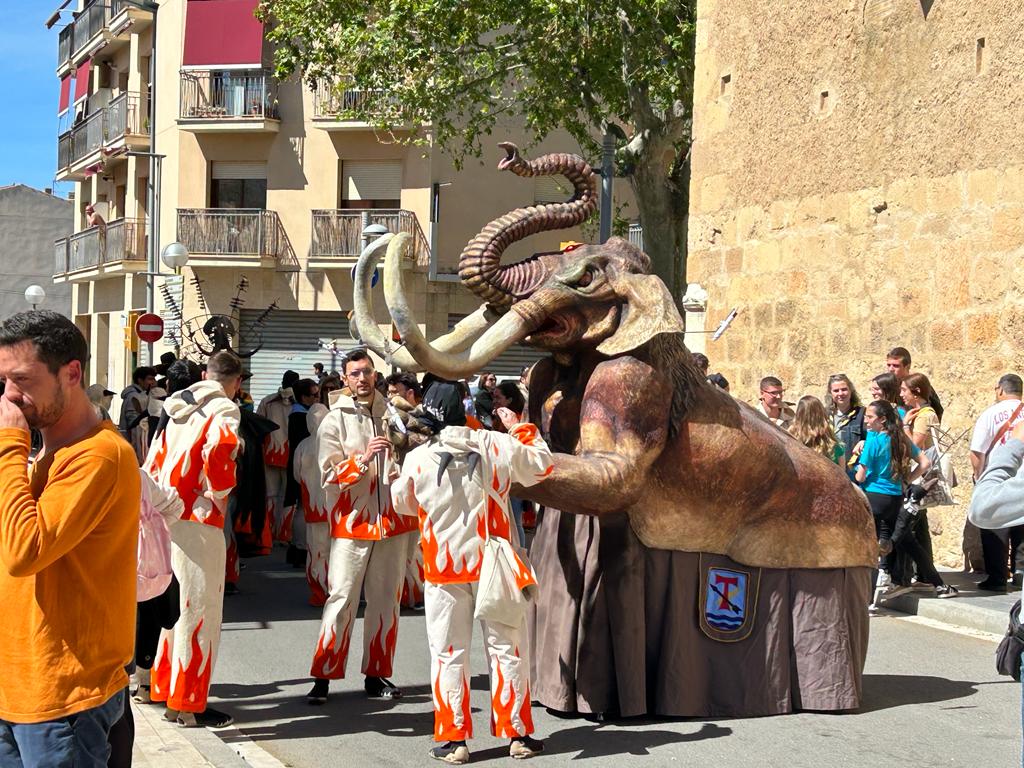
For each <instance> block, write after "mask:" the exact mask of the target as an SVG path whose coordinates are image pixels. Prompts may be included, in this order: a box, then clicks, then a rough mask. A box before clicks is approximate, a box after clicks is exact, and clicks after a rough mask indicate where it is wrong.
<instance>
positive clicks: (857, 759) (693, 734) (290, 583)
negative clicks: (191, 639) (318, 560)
mask: <svg viewBox="0 0 1024 768" xmlns="http://www.w3.org/2000/svg"><path fill="white" fill-rule="evenodd" d="M282 560H283V556H282V553H281V551H280V550H275V553H274V555H273V556H272V557H271V558H264V559H262V560H256V561H249V566H248V568H247V569H246V570H245V571H243V574H242V589H243V593H242V594H240V595H238V596H235V597H230V598H228V600H227V604H226V607H225V623H224V633H223V641H222V645H221V651H220V657H219V659H218V661H217V668H216V671H215V672H214V677H213V680H214V686H213V694H214V698H213V701H214V706H217V707H220V708H223V709H226V710H227V711H229V712H231V713H232V714H234V716H235V718H236V724H237V727H238V729H239V730H240V731H241V732H242V733H243V734H245V735H246V736H247V737H248V738H249V739H251V740H252V741H253V742H254V743H255V744H256V745H258V747H260V748H262V749H263V750H266V752H268V753H270V755H272V756H273V757H275V758H277V760H279V761H281V762H283V763H284V764H286V765H289V766H295V768H306V767H307V766H309V767H310V768H312V767H313V766H316V767H317V768H322V766H326V765H337V764H339V763H341V764H347V763H349V761H351V760H358V761H359V764H367V765H379V766H409V765H426V764H434V763H433V761H430V760H429V758H427V756H426V751H427V749H428V748H429V747H430V746H431V745H432V741H431V732H432V726H433V718H432V712H431V704H430V694H429V689H428V669H429V664H428V656H427V645H426V637H425V632H424V622H423V615H422V613H419V614H417V613H415V612H406V613H405V614H404V615H403V617H402V622H401V625H400V631H399V638H398V659H397V662H396V671H395V675H394V680H395V681H396V682H397V683H398V684H399V685H401V686H402V687H403V688H404V690H405V698H404V699H403V700H401V702H398V703H394V704H391V703H385V702H381V701H371V700H368V699H366V698H365V697H364V696H363V694H362V676H361V675H360V674H359V661H360V653H361V647H362V645H361V643H362V640H361V634H360V632H361V629H362V621H358V622H357V627H356V631H355V633H354V636H353V638H352V649H353V653H352V656H351V658H350V665H349V674H350V675H351V677H350V679H348V680H344V681H340V683H338V682H336V683H334V684H333V685H334V688H333V692H332V696H331V700H330V701H329V702H328V703H327V705H326V706H324V707H310V706H309V705H307V704H306V702H305V698H304V694H305V692H306V691H307V689H308V688H309V679H308V671H309V663H310V654H311V653H312V650H313V645H314V643H315V641H316V635H317V628H318V622H319V610H318V609H315V608H312V607H310V606H309V605H307V604H306V586H305V581H304V575H303V574H302V573H301V572H300V571H298V570H292V569H290V568H288V567H287V566H285V565H284V564H283V563H282V562H281V561H282ZM478 636H479V635H478ZM356 649H360V650H358V651H357V650H356ZM994 650H995V644H994V641H993V639H992V638H991V637H990V636H984V635H980V634H979V633H974V634H968V633H964V632H953V631H947V630H945V629H942V628H939V627H938V626H936V625H934V624H932V625H929V624H928V623H926V622H922V620H919V619H916V618H910V617H903V616H900V615H897V614H891V615H880V616H876V617H873V618H872V620H871V644H870V652H869V657H868V663H867V668H866V670H865V676H864V688H865V706H864V707H863V710H862V711H860V712H858V713H856V714H849V715H815V714H798V715H790V716H786V717H772V718H756V719H745V720H727V719H722V720H714V721H705V720H671V721H664V720H662V721H635V720H634V721H625V722H621V723H616V724H607V725H605V724H602V725H598V724H595V723H591V722H588V721H585V720H578V719H560V718H557V717H554V716H552V715H551V714H549V713H548V712H546V711H544V710H543V709H540V710H535V711H534V720H535V724H536V726H537V736H538V737H541V738H544V739H545V740H546V743H547V751H546V753H545V754H544V755H543V756H541V757H538V758H537V759H536V761H535V763H534V764H535V765H538V766H540V765H556V764H565V763H566V761H570V760H571V761H586V763H587V764H588V765H595V766H606V765H607V766H612V765H614V766H619V765H622V764H628V765H631V766H632V765H649V766H661V765H694V766H724V767H726V768H742V767H743V766H759V767H761V766H786V768H803V767H804V766H806V767H807V768H812V767H813V768H819V767H820V766H851V767H852V766H870V767H871V768H885V767H886V766H899V767H900V768H908V767H911V766H913V767H918V766H984V767H985V768H992V767H995V766H1013V765H1017V766H1019V765H1021V754H1020V743H1021V715H1020V706H1021V705H1020V698H1021V693H1020V686H1019V685H1018V684H1015V683H1013V682H1012V681H1009V678H1000V677H998V676H997V675H996V674H995V672H994V669H993V651H994ZM474 654H475V663H476V669H477V670H479V672H478V673H477V674H475V675H474V676H473V680H472V683H473V684H472V688H473V694H472V704H473V712H474V722H475V729H476V734H477V737H476V738H475V739H474V740H473V741H472V742H470V748H471V750H472V752H473V761H472V762H473V764H487V763H490V764H498V763H497V762H496V761H498V760H501V761H502V762H503V763H504V764H505V765H508V764H509V763H508V759H509V758H508V757H507V754H508V753H507V748H506V746H505V745H506V742H505V741H503V740H502V741H499V740H497V739H494V738H492V737H491V736H490V735H489V733H488V727H487V723H488V713H487V709H486V707H487V704H488V694H487V683H486V677H485V670H486V667H485V664H484V657H483V652H482V650H481V649H480V647H479V645H477V646H476V647H475V648H474ZM229 740H230V738H229ZM250 748H251V746H250ZM257 751H258V750H257ZM250 761H251V758H250Z"/></svg>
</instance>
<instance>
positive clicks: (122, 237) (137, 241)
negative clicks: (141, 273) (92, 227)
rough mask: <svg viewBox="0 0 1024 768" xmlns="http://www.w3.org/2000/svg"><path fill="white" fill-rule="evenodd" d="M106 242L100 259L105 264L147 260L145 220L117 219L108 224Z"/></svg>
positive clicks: (101, 250) (103, 244)
mask: <svg viewBox="0 0 1024 768" xmlns="http://www.w3.org/2000/svg"><path fill="white" fill-rule="evenodd" d="M104 239H105V240H106V242H104V243H102V247H101V249H100V257H101V258H102V260H103V263H104V264H110V263H112V262H116V261H145V260H146V222H145V220H143V219H117V220H116V221H112V222H110V223H109V224H107V232H106V238H101V240H104Z"/></svg>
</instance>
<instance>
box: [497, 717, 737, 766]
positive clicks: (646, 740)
mask: <svg viewBox="0 0 1024 768" xmlns="http://www.w3.org/2000/svg"><path fill="white" fill-rule="evenodd" d="M680 725H681V724H680ZM731 735H732V728H727V727H724V726H721V725H718V724H716V723H703V724H702V725H701V727H700V730H697V731H694V732H692V733H685V732H678V731H660V730H659V731H655V730H644V729H640V728H638V729H636V730H632V729H630V728H623V727H622V726H598V725H580V726H577V727H575V728H568V729H566V730H563V731H555V732H554V733H552V734H550V735H549V736H548V738H547V739H546V740H545V742H544V745H545V750H544V752H545V754H548V755H572V758H571V759H573V760H586V759H593V758H596V757H612V756H615V755H635V756H643V755H649V754H650V750H652V749H656V748H658V747H664V746H667V745H669V744H685V743H687V742H695V741H705V740H707V739H719V738H722V737H723V736H731ZM490 751H492V750H488V752H490ZM493 751H495V752H499V751H500V750H493ZM502 754H505V755H507V754H508V752H507V750H505V751H504V752H502ZM481 756H482V755H481ZM495 756H497V755H495Z"/></svg>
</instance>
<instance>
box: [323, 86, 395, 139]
mask: <svg viewBox="0 0 1024 768" xmlns="http://www.w3.org/2000/svg"><path fill="white" fill-rule="evenodd" d="M396 103H397V102H396V101H395V100H394V98H393V97H392V96H391V95H390V94H389V93H387V91H380V90H377V91H365V90H360V89H358V88H346V87H343V86H341V85H337V86H332V85H325V84H320V85H318V86H317V87H316V89H315V90H314V91H313V122H314V124H315V125H316V126H317V127H318V128H323V129H325V130H328V131H352V130H365V129H367V128H371V127H372V126H371V125H370V123H367V122H365V121H363V120H359V119H355V118H352V117H349V116H348V115H351V114H352V113H353V112H355V111H365V110H367V109H372V108H373V106H374V105H380V108H381V111H383V110H384V109H385V108H387V109H392V108H393V107H394V106H395V104H396Z"/></svg>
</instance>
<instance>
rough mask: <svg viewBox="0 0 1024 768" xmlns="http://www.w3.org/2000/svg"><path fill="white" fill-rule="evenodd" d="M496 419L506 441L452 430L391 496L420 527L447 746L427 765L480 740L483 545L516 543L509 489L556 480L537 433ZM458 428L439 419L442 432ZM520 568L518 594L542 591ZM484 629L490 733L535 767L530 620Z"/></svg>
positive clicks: (437, 704) (422, 451)
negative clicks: (475, 712) (477, 689)
mask: <svg viewBox="0 0 1024 768" xmlns="http://www.w3.org/2000/svg"><path fill="white" fill-rule="evenodd" d="M497 414H498V417H499V418H500V419H501V421H502V423H503V424H504V425H505V427H506V429H507V430H508V434H502V433H500V432H488V431H482V430H472V429H469V428H468V427H462V426H445V428H444V429H443V430H441V431H440V434H438V435H437V436H436V437H435V438H433V439H432V440H431V441H430V442H429V443H426V444H425V445H421V446H420V447H419V448H416V449H414V450H413V451H412V452H411V453H409V455H408V456H406V459H405V462H404V464H403V466H402V473H401V476H400V477H399V479H398V480H397V481H396V482H395V484H394V486H393V490H392V494H393V497H394V503H395V509H396V510H397V511H398V512H399V513H401V514H410V515H411V514H416V515H417V516H418V517H419V523H420V535H421V545H422V548H423V566H424V579H425V584H424V601H425V608H426V619H427V642H428V644H429V646H430V661H431V666H432V670H431V673H432V684H431V688H432V690H433V697H434V740H435V741H438V742H441V744H440V745H439V746H436V747H434V748H433V749H432V750H431V751H430V755H431V757H434V758H436V759H438V760H443V761H445V762H448V763H457V764H458V763H465V762H467V761H468V760H469V748H468V747H467V746H466V739H468V738H470V737H471V736H472V735H473V724H472V721H471V719H470V704H469V690H470V689H469V653H470V641H471V639H472V635H473V612H474V605H475V598H476V593H477V590H478V588H479V582H480V566H481V564H482V562H483V549H484V541H485V539H486V538H487V537H488V536H490V537H493V538H503V539H508V540H509V541H511V542H512V543H513V545H517V544H518V543H519V542H518V534H517V533H515V527H514V526H512V525H510V523H509V521H510V520H511V515H510V510H509V490H510V488H511V487H512V483H518V484H519V485H522V486H531V485H535V484H536V483H538V482H540V480H542V479H543V478H545V477H547V476H548V475H549V474H550V473H551V471H552V459H551V451H550V450H549V449H548V446H547V444H546V443H545V442H544V440H543V439H542V438H541V437H540V434H539V433H538V431H537V428H536V427H535V426H534V425H532V424H520V423H517V422H518V419H517V417H516V415H515V414H514V413H513V412H512V411H510V410H509V409H507V408H499V409H498V411H497ZM418 418H420V419H421V420H423V418H424V416H422V415H418ZM455 421H456V420H455V419H452V418H450V417H448V418H445V417H443V416H442V417H441V418H440V419H438V420H437V427H438V429H440V427H441V425H442V424H445V423H447V424H452V423H453V422H455ZM458 421H464V417H463V418H459V419H458ZM516 560H517V565H518V570H519V573H518V574H517V576H516V582H517V586H519V588H520V589H522V588H525V587H527V586H530V585H535V584H536V580H535V578H534V575H533V572H532V569H531V568H530V567H529V565H527V564H526V563H525V562H524V561H523V560H522V559H521V558H520V557H519V556H518V555H517V556H516ZM482 624H483V632H484V645H485V647H486V650H487V657H488V660H489V672H490V679H491V733H492V734H493V735H494V736H499V737H502V736H503V737H506V738H509V739H511V743H510V744H509V754H510V755H511V756H512V757H514V758H526V757H531V756H533V755H535V754H537V753H538V752H540V751H542V750H543V748H544V745H543V743H542V742H540V741H537V740H536V739H533V738H530V734H531V733H533V718H532V715H531V713H530V662H529V658H528V652H527V632H526V622H525V619H524V621H523V622H522V623H521V624H520V626H518V627H511V626H507V625H504V624H498V623H495V622H487V621H485V622H482Z"/></svg>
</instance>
